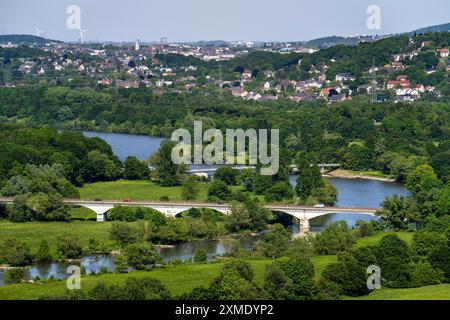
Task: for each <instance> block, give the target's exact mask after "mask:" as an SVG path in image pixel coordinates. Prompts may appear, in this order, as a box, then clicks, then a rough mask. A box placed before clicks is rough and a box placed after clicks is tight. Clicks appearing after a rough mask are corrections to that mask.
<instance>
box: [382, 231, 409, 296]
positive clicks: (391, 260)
mask: <svg viewBox="0 0 450 320" xmlns="http://www.w3.org/2000/svg"><path fill="white" fill-rule="evenodd" d="M377 260H378V263H379V266H380V268H381V270H382V278H383V281H384V285H386V286H388V287H392V288H401V287H408V286H410V284H411V267H410V261H411V258H410V255H409V247H408V244H407V243H406V242H404V241H403V240H401V239H400V238H399V237H398V236H397V235H396V234H391V235H387V236H384V237H383V238H382V239H381V240H380V242H379V243H378V252H377Z"/></svg>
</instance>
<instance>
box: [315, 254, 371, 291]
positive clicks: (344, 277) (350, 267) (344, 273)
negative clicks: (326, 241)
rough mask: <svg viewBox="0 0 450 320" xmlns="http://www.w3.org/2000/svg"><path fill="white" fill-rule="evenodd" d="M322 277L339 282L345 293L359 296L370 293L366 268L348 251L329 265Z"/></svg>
mask: <svg viewBox="0 0 450 320" xmlns="http://www.w3.org/2000/svg"><path fill="white" fill-rule="evenodd" d="M321 277H322V279H323V281H325V283H327V282H331V283H335V284H337V285H338V286H339V287H340V289H341V290H342V293H343V294H345V295H348V296H352V297H357V296H363V295H366V294H368V293H369V289H368V288H367V283H366V282H367V274H366V268H364V267H362V266H361V264H360V263H359V262H358V261H357V260H356V259H355V258H354V257H353V256H351V255H350V254H348V253H343V254H340V255H339V256H338V262H337V263H332V264H329V265H327V266H326V267H325V270H324V271H323V272H322V276H321ZM338 291H339V290H338Z"/></svg>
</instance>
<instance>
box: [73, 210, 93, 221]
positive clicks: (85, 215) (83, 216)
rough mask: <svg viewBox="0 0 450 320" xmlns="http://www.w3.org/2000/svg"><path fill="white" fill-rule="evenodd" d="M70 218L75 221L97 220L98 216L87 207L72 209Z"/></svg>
mask: <svg viewBox="0 0 450 320" xmlns="http://www.w3.org/2000/svg"><path fill="white" fill-rule="evenodd" d="M70 217H71V218H72V219H73V220H94V221H95V220H96V219H97V214H96V213H95V212H94V211H92V210H91V209H88V208H85V207H77V208H72V209H71V212H70Z"/></svg>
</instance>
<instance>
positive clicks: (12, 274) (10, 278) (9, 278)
mask: <svg viewBox="0 0 450 320" xmlns="http://www.w3.org/2000/svg"><path fill="white" fill-rule="evenodd" d="M24 271H25V270H24V268H13V269H9V270H6V271H5V272H4V273H3V279H4V280H5V282H6V283H7V284H16V283H21V282H22V279H23V274H24Z"/></svg>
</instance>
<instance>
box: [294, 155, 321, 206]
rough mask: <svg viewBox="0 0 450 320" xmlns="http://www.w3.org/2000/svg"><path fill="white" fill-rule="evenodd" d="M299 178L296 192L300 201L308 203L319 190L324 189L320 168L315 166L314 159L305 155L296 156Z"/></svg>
mask: <svg viewBox="0 0 450 320" xmlns="http://www.w3.org/2000/svg"><path fill="white" fill-rule="evenodd" d="M295 163H296V165H297V170H298V177H297V185H296V186H295V191H296V192H297V196H298V197H299V198H300V200H302V201H304V202H306V200H307V199H308V197H309V196H310V195H311V194H312V192H313V191H314V190H315V189H317V188H322V187H323V186H324V182H323V180H322V175H321V173H320V168H319V167H318V166H316V165H314V164H313V162H312V159H311V158H310V157H309V156H307V155H305V154H304V153H299V154H298V155H297V156H296V159H295Z"/></svg>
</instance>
